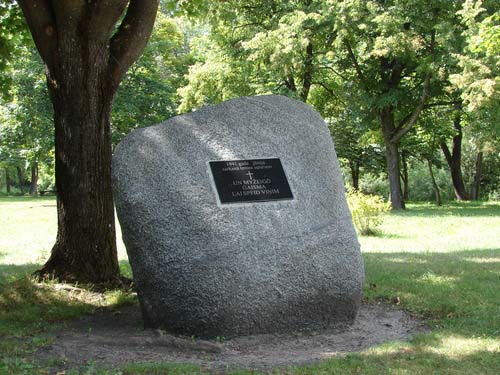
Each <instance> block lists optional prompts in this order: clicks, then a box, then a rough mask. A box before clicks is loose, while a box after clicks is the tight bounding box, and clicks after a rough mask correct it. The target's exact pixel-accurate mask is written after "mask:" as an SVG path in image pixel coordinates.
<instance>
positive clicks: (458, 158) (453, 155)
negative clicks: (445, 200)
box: [440, 105, 469, 201]
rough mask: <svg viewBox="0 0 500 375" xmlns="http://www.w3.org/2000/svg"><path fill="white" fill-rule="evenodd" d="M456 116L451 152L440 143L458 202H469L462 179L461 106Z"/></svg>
mask: <svg viewBox="0 0 500 375" xmlns="http://www.w3.org/2000/svg"><path fill="white" fill-rule="evenodd" d="M455 109H456V114H455V118H454V119H453V127H454V128H455V135H454V136H453V140H452V149H451V152H450V150H449V148H448V146H447V144H446V142H444V141H442V142H441V143H440V146H441V150H442V151H443V154H444V156H445V158H446V162H447V163H448V166H449V167H450V173H451V181H452V183H453V188H454V190H455V196H456V198H457V200H459V201H463V200H468V199H469V195H468V194H467V191H466V189H465V184H464V180H463V177H462V125H461V114H460V106H459V105H457V106H456V108H455Z"/></svg>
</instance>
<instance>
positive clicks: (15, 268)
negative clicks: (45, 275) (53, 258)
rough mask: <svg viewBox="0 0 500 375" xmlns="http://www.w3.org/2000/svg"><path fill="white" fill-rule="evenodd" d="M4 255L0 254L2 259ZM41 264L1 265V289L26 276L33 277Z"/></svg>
mask: <svg viewBox="0 0 500 375" xmlns="http://www.w3.org/2000/svg"><path fill="white" fill-rule="evenodd" d="M1 257H2V254H1V253H0V258H1ZM40 267H41V265H40V264H35V263H30V264H21V265H18V264H0V288H1V287H2V285H4V284H6V283H10V282H13V281H15V280H16V279H19V278H20V277H23V276H24V275H31V274H32V273H33V272H35V271H36V270H37V269H38V268H40Z"/></svg>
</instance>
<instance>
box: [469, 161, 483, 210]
mask: <svg viewBox="0 0 500 375" xmlns="http://www.w3.org/2000/svg"><path fill="white" fill-rule="evenodd" d="M482 169H483V152H482V151H479V152H478V153H477V155H476V171H475V173H474V180H473V181H472V183H471V187H470V199H472V200H475V201H477V200H479V189H480V186H481V174H482Z"/></svg>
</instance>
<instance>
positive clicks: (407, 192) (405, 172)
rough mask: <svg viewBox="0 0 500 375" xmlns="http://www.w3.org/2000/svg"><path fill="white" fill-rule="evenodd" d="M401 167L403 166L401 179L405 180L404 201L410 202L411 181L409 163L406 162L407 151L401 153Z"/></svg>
mask: <svg viewBox="0 0 500 375" xmlns="http://www.w3.org/2000/svg"><path fill="white" fill-rule="evenodd" d="M401 166H402V172H403V173H402V174H401V177H402V179H403V199H404V201H408V200H409V199H410V186H409V183H410V180H409V178H408V163H407V160H406V151H401Z"/></svg>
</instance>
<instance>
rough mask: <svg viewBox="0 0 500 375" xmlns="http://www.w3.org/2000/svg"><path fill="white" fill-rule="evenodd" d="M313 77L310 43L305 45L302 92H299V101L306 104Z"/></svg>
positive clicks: (311, 46) (311, 45)
mask: <svg viewBox="0 0 500 375" xmlns="http://www.w3.org/2000/svg"><path fill="white" fill-rule="evenodd" d="M312 77H313V44H312V42H311V41H309V42H308V43H307V47H306V59H305V61H304V75H303V77H302V90H301V92H300V99H302V101H304V102H306V101H307V97H308V96H309V90H310V89H311V85H312Z"/></svg>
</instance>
